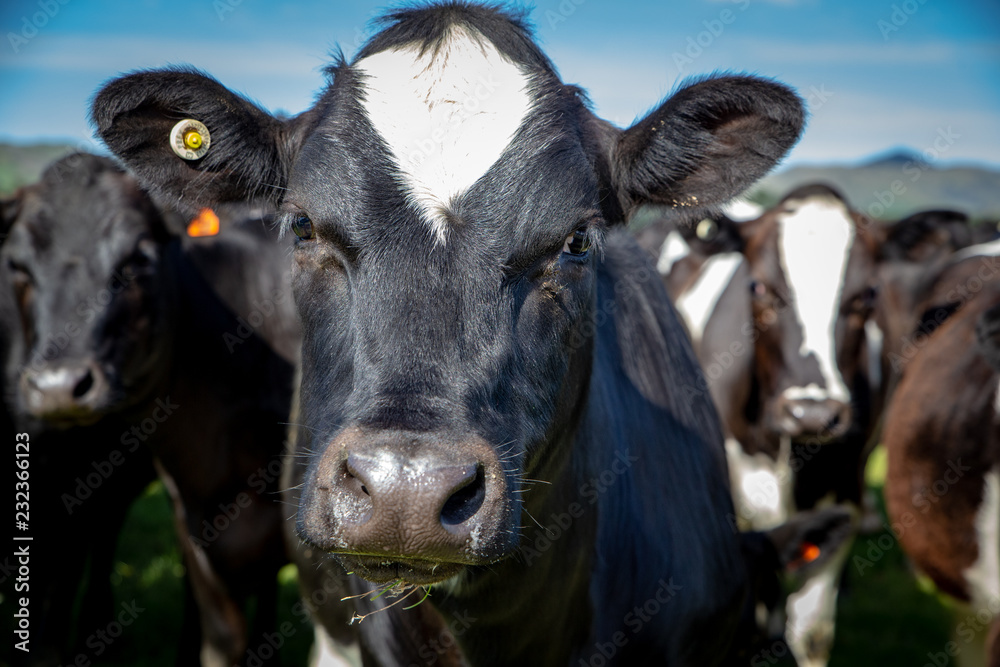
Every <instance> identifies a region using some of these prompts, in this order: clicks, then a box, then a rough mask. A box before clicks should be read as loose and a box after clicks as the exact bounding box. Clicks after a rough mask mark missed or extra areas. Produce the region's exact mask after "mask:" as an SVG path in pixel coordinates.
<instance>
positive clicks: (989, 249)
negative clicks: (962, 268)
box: [951, 239, 1000, 264]
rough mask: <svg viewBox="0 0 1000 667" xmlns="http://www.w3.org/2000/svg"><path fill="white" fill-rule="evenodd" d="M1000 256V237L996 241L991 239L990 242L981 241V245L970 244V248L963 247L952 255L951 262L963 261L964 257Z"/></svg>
mask: <svg viewBox="0 0 1000 667" xmlns="http://www.w3.org/2000/svg"><path fill="white" fill-rule="evenodd" d="M997 256H1000V239H997V240H996V241H990V242H989V243H980V244H979V245H970V246H969V247H968V248H962V249H961V250H959V251H958V252H956V253H955V254H954V255H952V256H951V263H952V264H955V263H956V262H961V261H962V260H963V259H968V258H970V257H997Z"/></svg>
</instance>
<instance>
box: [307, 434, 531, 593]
mask: <svg viewBox="0 0 1000 667" xmlns="http://www.w3.org/2000/svg"><path fill="white" fill-rule="evenodd" d="M302 498H303V500H302V517H301V519H302V520H301V521H300V532H301V533H302V536H303V538H304V539H305V540H306V541H308V542H311V543H313V544H315V545H316V546H318V547H320V548H322V549H325V550H327V551H329V552H331V553H334V554H337V556H338V558H340V560H341V561H342V562H343V563H344V565H345V566H346V567H347V568H348V569H349V570H353V571H355V572H357V573H358V574H360V575H361V576H363V577H365V578H366V579H369V580H371V581H376V582H384V581H394V580H398V579H402V580H404V581H406V582H408V583H414V584H425V583H433V582H436V581H442V580H444V579H447V578H449V577H451V576H453V575H455V574H457V573H458V572H459V571H461V570H462V569H463V568H464V567H465V566H466V565H482V564H488V563H492V562H495V561H496V560H498V559H499V558H501V557H503V556H504V555H505V553H506V552H507V551H508V550H509V549H511V548H512V547H513V543H512V539H511V538H513V537H514V536H515V534H516V531H515V530H513V529H512V528H511V527H510V524H511V515H512V505H513V503H512V501H511V498H512V494H511V491H510V489H509V488H508V483H507V476H506V474H505V472H504V470H503V467H502V465H501V461H500V459H499V457H498V456H497V454H496V452H495V450H494V449H493V448H492V447H491V446H490V445H489V444H487V443H486V442H485V441H483V440H481V439H479V438H477V437H471V438H464V439H458V440H456V439H454V438H449V437H445V436H438V435H433V434H426V433H414V432H400V431H375V430H370V429H366V428H363V427H354V428H348V429H345V430H344V431H343V432H341V434H340V435H338V436H337V437H336V438H334V440H333V441H332V442H331V443H330V444H329V445H328V447H327V449H326V451H325V452H324V453H323V455H322V457H321V459H320V461H319V464H318V466H317V469H316V474H315V477H314V478H313V480H312V482H311V483H310V482H307V488H306V489H305V490H304V491H303V497H302Z"/></svg>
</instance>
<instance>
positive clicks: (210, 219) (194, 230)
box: [187, 208, 219, 237]
mask: <svg viewBox="0 0 1000 667" xmlns="http://www.w3.org/2000/svg"><path fill="white" fill-rule="evenodd" d="M218 233H219V216H217V215H216V214H215V211H213V210H212V209H210V208H203V209H201V211H200V212H199V213H198V217H197V218H195V219H194V220H192V221H191V222H189V223H188V226H187V234H188V236H193V237H199V236H215V235H216V234H218Z"/></svg>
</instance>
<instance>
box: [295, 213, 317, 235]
mask: <svg viewBox="0 0 1000 667" xmlns="http://www.w3.org/2000/svg"><path fill="white" fill-rule="evenodd" d="M292 231H293V232H295V235H296V236H297V237H299V240H301V241H311V240H313V238H314V237H313V223H312V220H310V219H309V218H308V217H307V216H304V215H300V216H297V217H296V218H295V219H294V220H292Z"/></svg>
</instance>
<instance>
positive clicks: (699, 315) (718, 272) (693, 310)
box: [677, 252, 743, 345]
mask: <svg viewBox="0 0 1000 667" xmlns="http://www.w3.org/2000/svg"><path fill="white" fill-rule="evenodd" d="M742 263H743V254H742V253H738V252H727V253H722V254H719V255H712V256H711V257H709V258H708V259H707V260H705V264H704V265H702V267H701V269H700V270H699V271H698V279H697V280H696V281H695V283H694V284H693V285H692V286H691V288H690V289H688V290H687V291H686V292H684V293H683V294H681V295H680V296H679V297H678V298H677V310H678V311H679V312H680V314H681V315H682V316H683V317H684V320H685V322H686V323H687V325H688V331H690V332H691V339H692V341H693V342H694V343H695V345H697V344H699V343H700V342H701V338H702V336H703V335H704V333H705V325H706V324H708V318H710V317H711V316H712V313H713V312H714V311H715V306H716V304H718V303H719V299H720V298H721V297H722V293H723V292H725V291H726V287H728V286H729V283H730V282H731V281H732V279H733V275H735V274H736V269H738V268H739V267H740V264H742Z"/></svg>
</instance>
